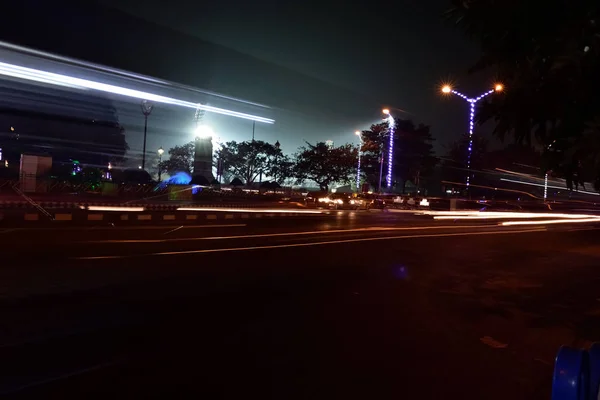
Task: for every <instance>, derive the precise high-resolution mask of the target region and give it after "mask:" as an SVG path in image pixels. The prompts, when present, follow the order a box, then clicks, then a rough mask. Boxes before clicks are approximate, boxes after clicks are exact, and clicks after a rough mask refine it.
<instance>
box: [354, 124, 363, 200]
mask: <svg viewBox="0 0 600 400" xmlns="http://www.w3.org/2000/svg"><path fill="white" fill-rule="evenodd" d="M354 134H355V135H356V136H358V140H360V143H359V144H358V163H357V165H356V192H357V193H360V156H361V153H362V143H363V141H362V136H361V132H360V131H356V132H354Z"/></svg>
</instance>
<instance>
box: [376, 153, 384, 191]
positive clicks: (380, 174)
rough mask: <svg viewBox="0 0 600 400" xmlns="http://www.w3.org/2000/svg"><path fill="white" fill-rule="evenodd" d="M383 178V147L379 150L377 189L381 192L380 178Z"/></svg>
mask: <svg viewBox="0 0 600 400" xmlns="http://www.w3.org/2000/svg"><path fill="white" fill-rule="evenodd" d="M382 178H383V149H382V150H381V157H380V158H379V188H378V189H377V191H378V192H379V193H381V179H382Z"/></svg>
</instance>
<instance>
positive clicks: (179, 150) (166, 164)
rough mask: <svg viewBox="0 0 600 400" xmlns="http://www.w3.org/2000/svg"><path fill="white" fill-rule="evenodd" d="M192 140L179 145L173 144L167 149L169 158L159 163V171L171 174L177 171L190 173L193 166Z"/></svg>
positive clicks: (193, 145) (193, 149)
mask: <svg viewBox="0 0 600 400" xmlns="http://www.w3.org/2000/svg"><path fill="white" fill-rule="evenodd" d="M194 151H195V144H194V141H191V142H189V143H186V144H184V145H181V146H174V147H171V148H170V149H169V159H168V160H165V161H162V162H161V163H160V164H159V168H160V170H161V172H166V173H168V174H169V175H173V174H175V173H177V172H187V173H189V174H191V173H192V167H193V166H194Z"/></svg>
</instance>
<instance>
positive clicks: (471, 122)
mask: <svg viewBox="0 0 600 400" xmlns="http://www.w3.org/2000/svg"><path fill="white" fill-rule="evenodd" d="M494 92H495V90H493V89H492V90H488V91H487V92H485V93H483V94H481V95H479V96H478V97H475V98H474V99H470V98H468V97H467V96H465V95H464V94H462V93H460V92H457V91H456V90H451V91H450V93H452V94H455V95H457V96H459V97H462V98H463V99H465V100H466V101H468V102H469V105H470V107H469V111H470V113H469V148H468V151H467V186H469V185H470V184H471V171H470V170H471V153H472V152H473V127H474V120H475V104H476V103H477V102H478V101H479V100H481V99H483V98H484V97H485V96H488V95H490V94H492V93H494Z"/></svg>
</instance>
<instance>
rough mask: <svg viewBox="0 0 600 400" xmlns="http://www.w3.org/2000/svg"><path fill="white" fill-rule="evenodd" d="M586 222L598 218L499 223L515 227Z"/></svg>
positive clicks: (598, 220)
mask: <svg viewBox="0 0 600 400" xmlns="http://www.w3.org/2000/svg"><path fill="white" fill-rule="evenodd" d="M587 222H598V223H600V218H581V219H551V220H546V221H506V222H502V223H500V225H502V226H515V225H548V224H579V223H587Z"/></svg>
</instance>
